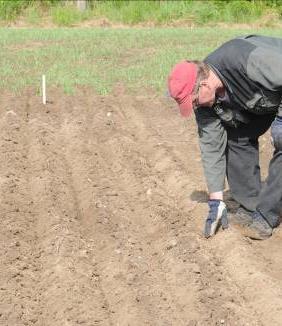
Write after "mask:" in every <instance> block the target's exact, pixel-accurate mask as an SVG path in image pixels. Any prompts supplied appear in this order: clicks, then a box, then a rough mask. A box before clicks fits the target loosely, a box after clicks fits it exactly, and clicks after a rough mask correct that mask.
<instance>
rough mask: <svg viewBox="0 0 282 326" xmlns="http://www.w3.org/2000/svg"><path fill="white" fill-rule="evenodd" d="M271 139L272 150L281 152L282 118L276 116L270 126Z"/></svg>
mask: <svg viewBox="0 0 282 326" xmlns="http://www.w3.org/2000/svg"><path fill="white" fill-rule="evenodd" d="M271 139H272V144H273V146H274V148H275V149H276V150H278V151H282V116H281V117H280V116H277V117H276V118H275V119H274V121H273V122H272V124H271Z"/></svg>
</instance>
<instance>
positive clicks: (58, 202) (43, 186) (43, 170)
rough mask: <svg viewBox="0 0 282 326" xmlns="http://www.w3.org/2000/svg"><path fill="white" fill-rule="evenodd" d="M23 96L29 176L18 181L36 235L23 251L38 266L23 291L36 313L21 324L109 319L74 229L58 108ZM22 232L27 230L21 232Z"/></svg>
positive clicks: (87, 246)
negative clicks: (25, 195)
mask: <svg viewBox="0 0 282 326" xmlns="http://www.w3.org/2000/svg"><path fill="white" fill-rule="evenodd" d="M27 101H28V105H27V107H29V108H30V112H29V114H28V115H29V119H28V121H27V125H28V126H27V129H26V130H25V133H24V134H26V138H27V139H28V140H29V144H28V147H29V151H28V154H27V160H28V164H29V167H28V173H29V176H28V177H29V180H25V181H24V182H26V183H27V184H28V190H29V196H32V199H33V211H34V212H35V214H36V218H35V220H34V224H33V225H28V224H26V222H24V223H25V224H26V225H25V228H28V229H29V232H30V233H31V236H32V237H33V238H34V239H36V241H34V243H33V244H32V246H30V247H29V248H28V252H29V253H30V255H31V256H32V255H34V254H35V255H37V258H38V260H37V261H39V266H40V267H41V268H40V275H38V276H37V278H36V280H34V282H33V283H32V284H30V286H29V290H28V291H29V292H30V293H28V295H26V296H28V297H30V298H31V300H32V298H37V300H36V301H37V302H36V305H37V313H33V314H32V313H31V315H32V318H30V319H29V320H27V321H26V322H25V323H24V324H27V325H31V324H35V325H36V324H38V325H79V324H83V325H95V324H99V325H111V320H110V312H109V311H108V309H107V302H106V301H105V297H104V295H103V292H102V291H101V288H100V286H99V282H98V281H97V279H96V277H95V268H94V264H95V262H93V261H92V254H91V253H92V251H94V250H95V248H94V247H93V244H92V243H89V242H86V241H85V239H84V238H83V236H82V234H81V232H80V225H79V223H80V222H79V216H80V215H79V214H80V213H79V209H78V207H77V202H76V197H75V192H74V189H73V187H72V184H71V178H70V171H68V167H67V166H66V164H65V163H66V161H65V158H64V153H63V151H62V150H61V146H60V143H59V141H60V137H59V131H60V119H59V116H60V114H58V115H55V117H52V116H51V114H49V113H47V112H44V111H42V110H44V109H43V108H42V106H40V105H38V100H37V99H36V98H32V99H31V100H27ZM58 144H59V146H58ZM15 168H19V169H21V167H20V166H15ZM25 201H26V198H25ZM27 202H28V201H27ZM22 238H27V235H25V234H22ZM36 248H38V249H37V250H36ZM13 299H14V298H13ZM102 307H104V309H103V308H102ZM31 308H33V306H32V305H31V303H30V302H28V303H27V305H26V307H22V311H23V315H25V314H27V312H29V311H30V309H31ZM105 308H106V309H105ZM21 319H23V318H22V317H21ZM25 319H26V318H25Z"/></svg>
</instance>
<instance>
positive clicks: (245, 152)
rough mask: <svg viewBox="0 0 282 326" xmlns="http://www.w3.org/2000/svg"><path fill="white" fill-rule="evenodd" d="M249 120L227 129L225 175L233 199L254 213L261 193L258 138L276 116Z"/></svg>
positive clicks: (256, 117)
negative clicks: (246, 122)
mask: <svg viewBox="0 0 282 326" xmlns="http://www.w3.org/2000/svg"><path fill="white" fill-rule="evenodd" d="M250 118H251V119H250V122H249V123H248V124H241V125H240V126H239V127H238V128H227V129H226V130H227V138H228V143H227V149H226V159H227V162H226V163H227V164H226V168H227V171H226V174H227V180H228V184H229V188H230V192H231V195H232V197H233V198H234V199H235V200H236V201H237V202H238V203H239V204H240V205H242V206H243V207H245V208H246V209H248V210H250V211H254V210H255V209H256V207H257V205H258V202H259V199H258V197H259V193H260V191H261V174H260V166H259V144H258V138H259V136H261V135H263V134H264V133H265V132H266V131H267V130H268V129H269V127H270V125H271V123H272V121H273V119H274V116H272V115H263V116H257V115H250Z"/></svg>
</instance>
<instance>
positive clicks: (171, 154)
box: [0, 87, 282, 326]
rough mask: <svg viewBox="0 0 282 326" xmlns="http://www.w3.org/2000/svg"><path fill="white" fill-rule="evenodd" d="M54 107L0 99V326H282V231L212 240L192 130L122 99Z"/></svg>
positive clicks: (157, 108)
mask: <svg viewBox="0 0 282 326" xmlns="http://www.w3.org/2000/svg"><path fill="white" fill-rule="evenodd" d="M48 95H49V100H50V101H51V103H48V104H47V105H46V106H43V105H42V104H41V99H40V97H39V96H37V95H36V94H35V91H33V90H27V91H25V92H24V93H23V94H22V95H21V96H20V97H15V96H11V95H9V94H8V93H7V94H2V95H1V98H0V130H1V133H0V147H1V150H0V160H1V161H0V182H1V187H0V191H1V194H0V195H1V196H0V198H1V210H0V211H1V228H0V241H1V246H0V258H1V269H0V325H9V326H20V325H37V326H39V325H40V326H45V325H50V326H51V325H52V326H68V325H85V326H90V325H91V326H92V325H112V326H118V325H120V326H126V325H129V326H139V325H140V326H141V325H152V326H155V325H156V326H174V325H175V326H178V325H179V326H181V325H185V326H196V325H197V326H200V325H201V326H202V325H203V326H205V325H207V326H209V325H231V326H232V325H240V326H241V325H242V326H247V325H249V326H251V325H252V326H254V325H267V326H268V325H282V255H281V245H282V232H281V229H279V228H278V229H277V231H276V232H275V234H274V235H273V237H272V238H271V239H270V240H267V241H264V242H255V241H251V240H248V239H246V238H244V237H243V236H242V235H241V234H240V232H239V231H238V230H236V229H233V228H230V229H229V230H227V231H224V232H223V231H222V230H220V231H219V232H218V234H217V235H216V237H214V238H213V239H209V240H206V239H204V238H203V237H202V227H203V220H204V218H205V217H206V214H207V205H206V199H207V198H206V196H207V195H206V192H205V191H206V188H205V181H204V178H203V175H202V167H201V162H200V155H199V149H198V140H197V131H196V125H195V121H194V120H193V119H191V120H183V119H182V118H180V116H179V114H178V112H177V109H176V107H175V105H174V104H173V103H172V102H170V101H168V100H167V99H165V98H164V97H163V98H160V96H159V94H153V93H152V94H149V95H147V94H145V93H143V91H142V92H140V96H130V95H128V94H126V92H125V91H124V90H123V88H122V87H119V88H116V89H115V90H114V92H113V93H112V94H111V95H108V96H104V97H102V96H97V95H95V94H94V93H93V92H92V91H91V90H90V89H80V90H78V91H77V92H76V94H75V95H73V96H68V95H65V94H63V92H61V91H59V90H56V89H53V90H52V91H50V92H49V93H48ZM261 145H262V146H261V148H262V165H263V168H264V173H265V170H266V167H267V163H268V160H269V158H270V156H271V150H272V149H271V145H270V142H269V138H268V136H264V138H263V139H262V144H261ZM226 196H228V193H227V194H226ZM227 202H228V205H229V208H230V211H232V210H234V208H235V206H236V205H235V203H234V202H232V201H231V200H230V198H229V199H228V201H227Z"/></svg>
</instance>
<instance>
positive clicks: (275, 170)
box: [257, 151, 282, 227]
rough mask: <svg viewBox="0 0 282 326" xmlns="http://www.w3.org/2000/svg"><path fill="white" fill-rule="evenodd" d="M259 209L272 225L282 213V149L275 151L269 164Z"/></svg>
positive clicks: (277, 221) (276, 224) (277, 222)
mask: <svg viewBox="0 0 282 326" xmlns="http://www.w3.org/2000/svg"><path fill="white" fill-rule="evenodd" d="M257 210H258V211H259V212H260V213H261V214H262V215H263V216H264V218H265V219H266V220H267V221H268V223H269V224H270V225H271V226H272V227H276V226H278V225H279V223H280V216H281V214H282V151H275V152H274V154H273V157H272V159H271V161H270V164H269V171H268V177H267V179H266V183H265V185H264V187H263V189H262V191H261V193H260V195H259V198H258V205H257Z"/></svg>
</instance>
